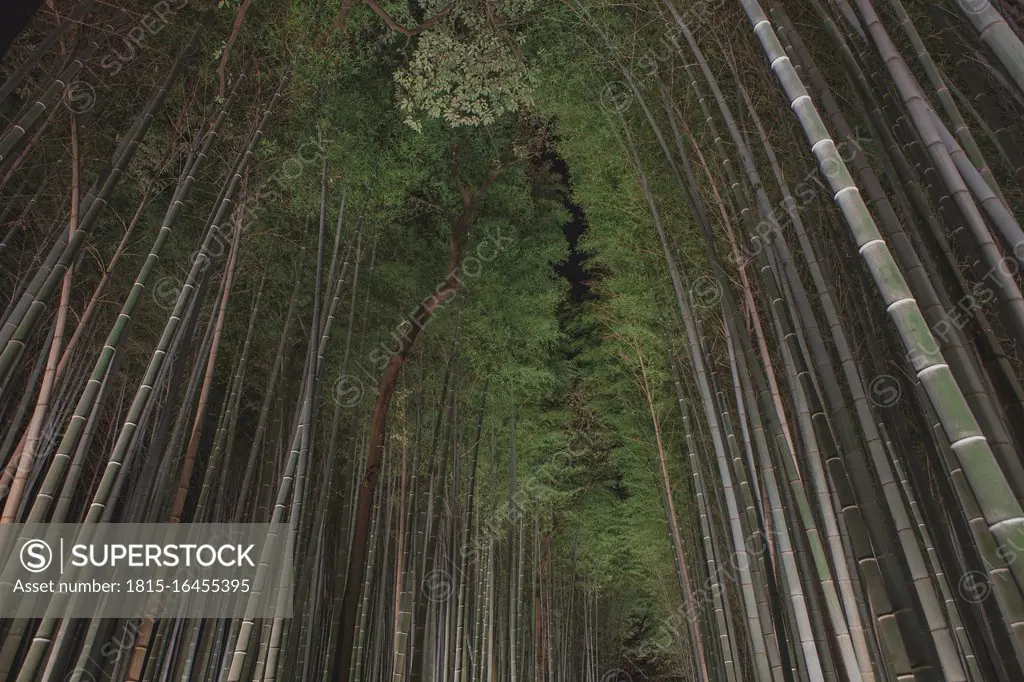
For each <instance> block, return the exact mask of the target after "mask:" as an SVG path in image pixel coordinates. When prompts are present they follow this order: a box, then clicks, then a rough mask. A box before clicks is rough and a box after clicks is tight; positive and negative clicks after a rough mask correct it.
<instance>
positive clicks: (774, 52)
mask: <svg viewBox="0 0 1024 682" xmlns="http://www.w3.org/2000/svg"><path fill="white" fill-rule="evenodd" d="M740 4H741V5H742V6H743V9H744V11H745V12H746V14H747V18H748V19H749V20H750V24H751V26H752V27H753V30H754V33H755V34H756V36H757V38H758V41H759V42H760V44H761V47H762V49H763V50H764V53H765V56H766V57H767V59H768V62H769V64H770V65H771V69H772V71H773V72H774V73H775V75H776V77H777V78H778V81H779V83H780V85H781V86H782V88H783V90H784V91H785V93H786V97H787V99H788V101H789V103H790V106H791V107H792V109H793V112H794V114H795V115H796V117H797V119H798V120H799V122H800V126H801V128H802V129H803V132H804V134H805V135H806V137H807V141H808V143H809V145H810V147H811V151H812V152H813V153H814V155H815V157H816V159H817V161H818V166H819V169H820V170H821V172H822V173H823V174H824V175H825V177H826V178H827V180H828V182H829V185H830V186H831V188H832V192H833V198H834V200H835V202H836V204H837V206H838V207H839V210H840V211H841V213H842V215H843V217H844V218H845V220H846V223H847V225H848V226H849V229H850V231H851V233H852V236H853V238H854V243H855V244H856V246H857V249H858V251H859V253H860V254H861V256H862V257H863V258H864V261H865V263H866V264H867V266H868V269H869V270H870V272H871V275H872V278H873V279H874V281H875V284H876V286H877V287H878V291H879V293H880V294H881V296H882V298H883V300H884V301H885V304H886V311H887V312H888V315H889V317H890V319H891V321H892V323H893V324H894V325H895V327H896V330H897V332H898V333H899V336H900V339H901V341H902V343H903V346H904V349H905V350H906V352H907V358H908V360H909V362H910V363H911V365H912V367H913V370H914V372H915V374H916V376H917V380H918V381H919V382H920V383H921V386H922V387H923V389H924V392H925V394H926V395H927V398H928V400H929V402H930V403H931V405H932V407H933V409H934V410H935V412H936V414H937V416H938V419H939V423H940V425H941V427H942V430H943V433H944V434H945V436H946V438H947V439H948V441H949V445H950V448H951V449H952V451H953V452H954V453H955V455H956V457H957V460H958V462H959V463H960V466H961V467H962V468H963V471H964V474H965V475H966V477H967V481H968V483H969V485H970V487H971V490H972V491H973V493H974V495H975V496H976V498H977V501H978V504H979V507H980V513H981V517H982V518H969V521H970V522H971V528H972V530H973V531H974V534H975V539H976V541H977V543H978V546H979V549H980V551H981V553H982V556H983V558H984V559H985V562H986V565H987V568H988V577H989V579H990V581H991V582H992V587H993V590H994V593H995V595H996V598H997V600H998V603H999V605H1000V609H1001V611H1002V613H1003V616H1004V618H1005V619H1006V624H1007V625H1008V630H1009V631H1010V633H1011V635H1012V637H1013V639H1014V642H1015V646H1016V647H1017V650H1018V655H1019V653H1020V651H1021V650H1022V649H1024V627H1022V626H1024V609H1022V608H1021V601H1020V597H1021V588H1020V586H1021V585H1024V566H1021V565H1020V562H1012V561H1011V562H1007V561H1006V559H1005V558H1004V552H1001V551H1000V547H1005V546H1006V545H1012V546H1013V547H1024V510H1022V509H1021V505H1020V502H1019V501H1018V500H1017V498H1016V497H1015V496H1014V494H1013V491H1012V489H1011V487H1010V484H1009V482H1008V481H1007V478H1006V476H1005V474H1004V472H1003V471H1002V470H1001V469H1000V468H999V465H998V463H997V462H996V459H995V456H994V455H993V453H992V449H991V448H990V447H989V444H988V441H987V440H986V439H985V437H984V436H983V435H982V433H981V429H980V428H979V426H978V422H977V420H976V419H975V417H974V415H973V414H972V413H971V411H970V408H969V407H968V405H967V401H966V400H965V399H964V394H963V392H962V391H961V390H960V387H959V386H958V385H957V383H956V381H955V380H954V379H953V375H952V373H951V372H950V369H949V366H948V365H946V363H945V361H944V359H943V357H942V354H941V353H940V352H939V350H938V344H937V343H936V341H935V337H934V336H933V335H932V332H931V329H929V327H928V325H927V324H926V323H925V320H924V317H923V316H922V315H921V311H920V308H919V307H918V304H917V301H916V300H915V299H914V298H913V296H912V295H911V293H910V289H909V288H908V287H907V284H906V281H905V280H904V278H903V274H902V273H901V272H900V269H899V267H898V266H897V265H896V262H895V261H894V260H893V257H892V254H891V253H890V251H889V247H888V245H887V244H886V243H885V240H884V239H882V236H881V234H880V233H879V231H878V227H877V226H876V225H875V221H874V219H873V218H872V217H871V213H870V212H869V211H868V208H867V205H866V204H865V202H864V199H863V198H862V197H861V195H860V191H859V190H858V189H857V186H856V184H855V183H854V182H853V178H852V177H851V175H850V172H849V170H848V169H847V167H846V164H845V163H844V161H843V159H842V157H841V155H840V153H839V151H838V150H837V148H836V145H835V142H833V140H832V138H831V137H830V135H829V132H828V130H827V128H826V127H825V123H824V121H822V119H821V116H820V115H819V114H818V111H817V109H816V108H815V106H814V102H813V101H812V100H811V98H810V96H809V95H808V93H807V90H806V89H805V88H804V85H803V83H802V82H801V79H800V76H799V74H797V72H796V70H795V69H794V68H793V65H792V63H791V62H790V60H789V57H788V56H787V55H786V52H785V50H784V49H783V47H782V45H781V43H780V42H779V39H778V36H777V35H776V33H775V29H774V28H773V27H772V24H771V23H770V22H769V20H768V17H767V16H766V15H765V13H764V11H763V10H762V9H761V5H760V3H759V2H758V1H757V0H740ZM982 521H983V523H981V522H982Z"/></svg>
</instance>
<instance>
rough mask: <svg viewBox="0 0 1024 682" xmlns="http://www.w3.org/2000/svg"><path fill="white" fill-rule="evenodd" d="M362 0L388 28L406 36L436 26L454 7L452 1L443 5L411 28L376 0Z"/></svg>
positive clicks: (410, 36) (417, 33)
mask: <svg viewBox="0 0 1024 682" xmlns="http://www.w3.org/2000/svg"><path fill="white" fill-rule="evenodd" d="M363 1H364V2H365V3H366V6H367V7H369V8H370V9H371V10H373V13H374V14H376V15H377V16H378V17H380V18H381V19H383V20H384V23H385V24H387V26H388V28H390V29H391V30H392V31H397V32H398V33H401V34H402V35H404V36H405V37H407V38H412V37H413V36H415V35H419V34H420V33H423V32H424V31H426V30H427V29H428V28H430V27H432V26H436V25H437V24H439V23H441V22H442V21H443V20H444V18H445V17H447V16H448V15H449V14H450V13H451V11H452V9H454V7H455V4H454V3H452V4H450V5H448V6H447V7H445V8H444V9H442V10H441V11H440V12H438V13H437V14H435V15H434V16H432V17H431V18H429V19H427V20H426V21H424V22H421V23H419V24H417V25H416V26H414V27H412V28H406V27H405V26H402V25H401V24H400V23H398V22H397V21H395V20H394V19H393V18H392V17H391V15H390V14H388V13H387V12H385V11H384V9H383V8H382V7H381V6H380V5H378V4H377V0H363Z"/></svg>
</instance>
